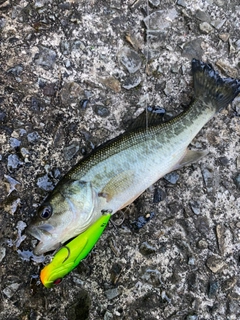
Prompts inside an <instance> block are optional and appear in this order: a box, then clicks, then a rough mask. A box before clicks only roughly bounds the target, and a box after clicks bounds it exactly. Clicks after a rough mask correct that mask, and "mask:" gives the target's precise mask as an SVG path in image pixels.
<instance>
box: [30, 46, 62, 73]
mask: <svg viewBox="0 0 240 320" xmlns="http://www.w3.org/2000/svg"><path fill="white" fill-rule="evenodd" d="M56 58H57V54H56V52H55V51H54V50H52V49H49V48H47V47H44V46H39V53H38V54H36V55H35V57H34V62H35V63H36V64H37V65H39V66H41V67H43V68H44V69H46V70H49V69H52V68H53V66H54V64H55V61H56Z"/></svg>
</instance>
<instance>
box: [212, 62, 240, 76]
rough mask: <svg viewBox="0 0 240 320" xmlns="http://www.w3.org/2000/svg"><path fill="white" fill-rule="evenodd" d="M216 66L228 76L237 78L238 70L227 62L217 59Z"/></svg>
mask: <svg viewBox="0 0 240 320" xmlns="http://www.w3.org/2000/svg"><path fill="white" fill-rule="evenodd" d="M216 65H217V66H218V67H219V68H220V69H222V70H223V71H224V72H225V73H226V74H227V75H228V76H230V77H232V78H238V70H237V69H236V68H234V67H232V66H231V65H230V64H229V62H228V61H225V60H223V59H219V60H218V61H217V62H216Z"/></svg>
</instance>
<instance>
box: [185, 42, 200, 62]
mask: <svg viewBox="0 0 240 320" xmlns="http://www.w3.org/2000/svg"><path fill="white" fill-rule="evenodd" d="M202 41H203V39H202V38H197V39H194V40H192V41H190V42H187V43H185V44H184V46H183V51H182V56H183V57H186V58H189V59H193V58H196V59H200V60H201V59H202V56H203V54H204V51H203V49H202V47H201V43H202Z"/></svg>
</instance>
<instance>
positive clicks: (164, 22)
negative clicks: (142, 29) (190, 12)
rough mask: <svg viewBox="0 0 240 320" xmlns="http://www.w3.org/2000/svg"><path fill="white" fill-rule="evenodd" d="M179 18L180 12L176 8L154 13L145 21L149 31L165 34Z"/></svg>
mask: <svg viewBox="0 0 240 320" xmlns="http://www.w3.org/2000/svg"><path fill="white" fill-rule="evenodd" d="M177 17H178V12H177V10H176V9H175V8H172V9H169V10H159V11H154V12H153V13H151V14H150V15H148V16H147V17H146V18H144V19H143V21H144V23H145V25H146V27H147V29H149V30H155V31H159V32H164V31H165V30H166V29H168V28H169V27H170V26H171V25H172V23H173V21H174V19H176V18H177Z"/></svg>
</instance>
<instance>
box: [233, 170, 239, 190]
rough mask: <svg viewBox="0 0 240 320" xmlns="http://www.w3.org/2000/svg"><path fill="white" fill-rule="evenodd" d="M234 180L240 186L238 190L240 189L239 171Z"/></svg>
mask: <svg viewBox="0 0 240 320" xmlns="http://www.w3.org/2000/svg"><path fill="white" fill-rule="evenodd" d="M233 181H234V183H235V185H236V187H237V188H238V190H240V173H238V174H237V175H236V176H235V177H234V178H233Z"/></svg>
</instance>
